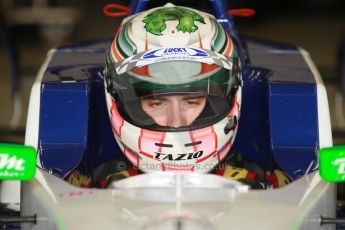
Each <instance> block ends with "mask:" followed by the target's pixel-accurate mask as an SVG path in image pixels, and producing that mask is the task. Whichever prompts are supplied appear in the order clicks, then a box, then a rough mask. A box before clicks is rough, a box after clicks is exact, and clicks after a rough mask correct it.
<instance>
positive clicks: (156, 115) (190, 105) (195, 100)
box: [141, 94, 206, 128]
mask: <svg viewBox="0 0 345 230" xmlns="http://www.w3.org/2000/svg"><path fill="white" fill-rule="evenodd" d="M205 105H206V96H205V95H200V94H199V95H159V96H151V97H145V98H142V99H141V106H142V108H143V110H144V111H145V112H146V113H147V114H148V115H149V116H150V117H151V118H152V119H153V120H154V121H155V122H156V123H157V124H158V125H160V126H170V127H174V128H178V127H183V126H189V125H190V124H192V122H193V121H194V120H195V119H196V118H197V117H198V116H199V115H200V113H201V112H202V111H203V109H204V108H205Z"/></svg>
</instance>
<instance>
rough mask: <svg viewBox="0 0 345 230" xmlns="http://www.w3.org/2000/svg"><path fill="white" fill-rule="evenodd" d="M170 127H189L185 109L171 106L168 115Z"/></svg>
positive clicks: (175, 105) (176, 105) (174, 105)
mask: <svg viewBox="0 0 345 230" xmlns="http://www.w3.org/2000/svg"><path fill="white" fill-rule="evenodd" d="M167 117H168V119H167V121H168V122H167V123H168V126H170V127H174V128H179V127H182V126H187V125H188V124H187V119H186V117H185V115H184V113H183V109H182V108H181V107H180V106H179V105H178V104H175V103H174V104H173V105H171V108H170V110H169V113H168V114H167Z"/></svg>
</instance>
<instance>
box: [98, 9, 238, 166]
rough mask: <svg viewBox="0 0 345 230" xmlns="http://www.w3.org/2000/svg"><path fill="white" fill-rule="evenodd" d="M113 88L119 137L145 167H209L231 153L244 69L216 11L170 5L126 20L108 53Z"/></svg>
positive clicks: (111, 103)
mask: <svg viewBox="0 0 345 230" xmlns="http://www.w3.org/2000/svg"><path fill="white" fill-rule="evenodd" d="M105 85H106V98H107V106H108V110H109V116H110V120H111V124H112V128H113V132H114V136H115V138H116V141H117V143H118V144H119V146H120V147H121V149H122V151H123V153H124V154H125V156H126V157H127V158H128V159H129V160H130V161H131V162H132V163H133V164H134V165H135V166H136V167H137V168H139V169H141V170H142V171H144V172H151V171H168V170H187V171H194V172H209V171H211V170H212V169H214V168H215V167H216V166H217V165H218V164H219V162H220V161H222V160H223V159H224V157H225V156H226V155H227V154H228V152H229V150H230V148H231V146H232V143H233V141H234V137H235V135H236V132H237V124H238V118H239V115H240V105H241V85H242V80H241V68H240V61H239V58H238V56H237V53H236V50H235V47H234V45H233V43H232V40H231V38H230V36H229V35H228V34H227V33H226V32H225V30H224V29H223V28H222V26H221V25H220V24H219V23H218V22H217V21H216V20H215V18H214V17H213V16H211V15H209V14H207V13H204V12H201V11H197V10H195V9H191V8H187V7H180V6H174V5H172V4H167V5H165V6H163V7H158V8H154V9H150V10H147V11H144V12H141V13H139V14H136V15H133V16H131V17H129V18H127V19H125V20H124V21H123V22H122V24H121V26H120V28H119V30H118V31H117V33H116V35H115V38H114V40H113V42H112V44H111V47H110V49H109V51H108V53H107V60H106V71H105ZM146 101H149V103H146ZM157 102H158V103H157ZM169 103H171V104H169ZM150 106H151V107H150ZM174 106H175V107H174ZM184 106H185V107H184ZM148 107H149V109H148ZM150 109H151V110H150ZM185 110H186V111H187V110H188V112H186V113H184V112H185ZM197 110H199V111H198V112H195V111H197ZM152 111H154V113H152ZM153 114H154V115H153ZM157 114H158V118H157Z"/></svg>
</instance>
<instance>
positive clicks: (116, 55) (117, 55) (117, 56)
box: [111, 27, 123, 62]
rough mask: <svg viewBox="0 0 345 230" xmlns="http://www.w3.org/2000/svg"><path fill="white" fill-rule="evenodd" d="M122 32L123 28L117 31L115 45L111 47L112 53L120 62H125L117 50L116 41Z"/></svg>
mask: <svg viewBox="0 0 345 230" xmlns="http://www.w3.org/2000/svg"><path fill="white" fill-rule="evenodd" d="M120 31H121V27H119V29H118V30H117V31H116V35H115V37H114V40H113V44H112V46H111V52H112V54H113V55H114V56H115V57H116V59H117V61H118V62H119V61H122V60H123V57H122V56H121V55H120V54H119V53H118V51H117V50H118V48H117V45H116V40H117V39H118V36H119V33H120Z"/></svg>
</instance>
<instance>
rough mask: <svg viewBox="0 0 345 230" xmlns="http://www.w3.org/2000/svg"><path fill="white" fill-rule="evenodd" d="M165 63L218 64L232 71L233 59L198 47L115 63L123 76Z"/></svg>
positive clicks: (149, 53)
mask: <svg viewBox="0 0 345 230" xmlns="http://www.w3.org/2000/svg"><path fill="white" fill-rule="evenodd" d="M165 61H193V62H200V63H205V64H208V65H211V64H216V65H218V66H220V67H223V68H226V69H229V70H231V69H232V66H233V64H232V59H231V58H228V57H225V56H224V55H222V54H219V53H216V52H213V51H210V50H205V49H201V48H197V47H184V46H179V47H163V48H156V49H152V50H148V51H145V52H141V53H138V54H136V55H134V56H131V57H129V58H126V59H124V60H123V61H121V62H117V63H115V65H116V72H117V74H119V75H120V74H123V73H125V72H127V71H128V70H131V69H132V68H134V67H142V66H146V65H150V64H154V63H159V62H165Z"/></svg>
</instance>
